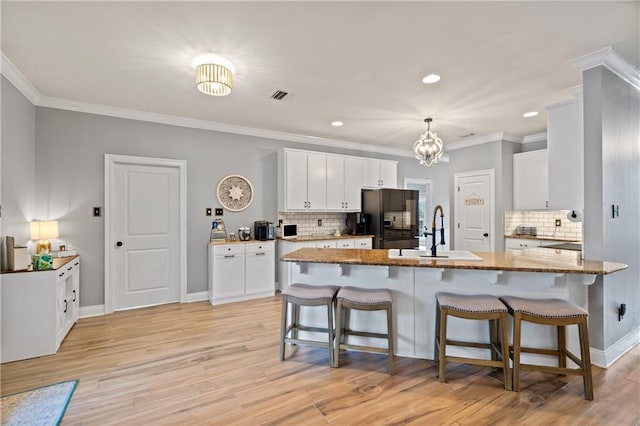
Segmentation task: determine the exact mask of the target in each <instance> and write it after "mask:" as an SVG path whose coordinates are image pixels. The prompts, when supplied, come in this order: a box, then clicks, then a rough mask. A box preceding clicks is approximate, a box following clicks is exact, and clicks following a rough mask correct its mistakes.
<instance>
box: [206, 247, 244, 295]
mask: <svg viewBox="0 0 640 426" xmlns="http://www.w3.org/2000/svg"><path fill="white" fill-rule="evenodd" d="M243 295H244V255H242V254H228V255H223V256H214V257H213V299H214V300H215V299H223V298H227V297H238V296H243Z"/></svg>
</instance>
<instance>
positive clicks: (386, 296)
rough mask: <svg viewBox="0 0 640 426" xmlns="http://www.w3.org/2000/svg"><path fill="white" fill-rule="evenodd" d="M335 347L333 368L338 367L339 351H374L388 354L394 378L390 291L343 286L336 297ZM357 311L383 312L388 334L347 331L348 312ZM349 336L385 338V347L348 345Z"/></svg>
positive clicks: (349, 329)
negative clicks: (385, 317)
mask: <svg viewBox="0 0 640 426" xmlns="http://www.w3.org/2000/svg"><path fill="white" fill-rule="evenodd" d="M336 301H337V307H336V344H335V354H334V356H333V359H334V364H333V366H334V367H339V366H340V350H341V349H351V350H356V351H362V352H374V353H383V354H387V357H388V371H389V374H391V375H393V372H394V371H393V353H394V347H393V341H394V335H393V312H392V307H393V298H392V296H391V291H390V290H387V289H366V288H359V287H342V288H341V289H340V291H338V294H337V295H336ZM352 309H356V310H359V311H381V310H383V311H385V312H386V315H387V332H386V333H372V332H366V331H358V330H352V329H351V328H350V324H349V322H350V311H351V310H352ZM348 336H361V337H373V338H377V339H386V340H387V347H386V348H380V347H376V346H366V345H354V344H350V343H349V342H348Z"/></svg>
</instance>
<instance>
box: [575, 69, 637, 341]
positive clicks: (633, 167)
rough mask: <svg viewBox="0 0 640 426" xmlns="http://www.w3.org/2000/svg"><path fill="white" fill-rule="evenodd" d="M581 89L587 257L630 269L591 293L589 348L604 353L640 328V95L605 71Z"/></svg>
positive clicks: (587, 78) (588, 76)
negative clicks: (623, 308)
mask: <svg viewBox="0 0 640 426" xmlns="http://www.w3.org/2000/svg"><path fill="white" fill-rule="evenodd" d="M583 83H584V105H585V108H584V126H585V127H584V139H585V141H584V143H585V150H584V156H585V158H584V161H585V163H584V171H585V176H584V184H585V194H584V201H585V210H584V244H585V257H586V258H587V259H606V260H611V261H616V262H621V263H626V264H628V265H629V268H628V269H626V270H624V271H621V272H618V273H615V274H612V275H605V276H603V277H599V278H598V280H597V282H596V283H595V284H594V285H592V286H590V287H589V304H590V311H591V312H592V314H591V317H590V320H589V328H590V331H589V333H590V334H591V346H592V347H595V348H598V349H602V350H605V349H607V348H609V347H610V346H611V345H613V344H614V343H616V342H617V341H618V340H620V339H621V338H623V337H624V336H626V335H627V334H629V333H631V332H632V331H633V330H635V329H637V328H638V327H640V227H639V226H638V219H639V218H640V190H639V189H638V188H640V119H639V117H640V91H639V90H638V89H636V88H633V87H632V86H630V85H629V84H627V83H625V82H624V81H622V80H621V79H620V78H618V77H617V76H616V75H615V74H613V73H612V72H611V71H609V70H607V69H605V68H603V67H597V68H594V69H591V70H588V71H585V72H584V74H583ZM612 204H616V205H619V206H620V207H619V208H620V216H619V217H618V218H615V219H614V218H612V215H611V205H612ZM621 303H626V305H627V314H626V315H625V317H624V319H623V320H622V321H620V322H619V321H618V315H617V308H618V306H619V305H620V304H621ZM594 308H597V309H594Z"/></svg>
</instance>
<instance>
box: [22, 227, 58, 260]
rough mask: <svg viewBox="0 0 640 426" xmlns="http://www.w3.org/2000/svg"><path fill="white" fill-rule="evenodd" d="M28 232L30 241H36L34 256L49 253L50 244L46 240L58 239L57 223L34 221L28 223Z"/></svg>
mask: <svg viewBox="0 0 640 426" xmlns="http://www.w3.org/2000/svg"><path fill="white" fill-rule="evenodd" d="M29 230H30V234H31V239H32V240H38V242H37V243H36V254H40V253H42V252H44V253H49V252H50V251H51V242H50V241H49V240H48V239H49V238H58V221H57V220H47V221H34V222H31V223H29Z"/></svg>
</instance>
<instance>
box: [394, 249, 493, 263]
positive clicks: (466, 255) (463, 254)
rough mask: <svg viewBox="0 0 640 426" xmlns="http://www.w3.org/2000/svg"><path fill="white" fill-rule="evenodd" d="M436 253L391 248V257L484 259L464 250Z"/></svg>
mask: <svg viewBox="0 0 640 426" xmlns="http://www.w3.org/2000/svg"><path fill="white" fill-rule="evenodd" d="M401 250H402V256H401V255H400V251H401ZM436 254H437V255H436V257H433V256H431V251H430V250H415V249H389V259H433V260H482V258H481V257H478V256H476V255H475V254H473V253H471V252H470V251H464V250H440V251H438V252H437V253H436Z"/></svg>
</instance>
